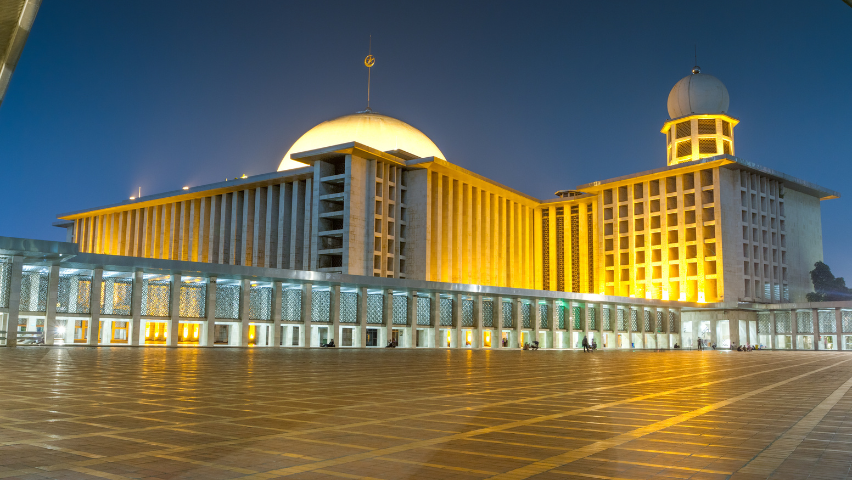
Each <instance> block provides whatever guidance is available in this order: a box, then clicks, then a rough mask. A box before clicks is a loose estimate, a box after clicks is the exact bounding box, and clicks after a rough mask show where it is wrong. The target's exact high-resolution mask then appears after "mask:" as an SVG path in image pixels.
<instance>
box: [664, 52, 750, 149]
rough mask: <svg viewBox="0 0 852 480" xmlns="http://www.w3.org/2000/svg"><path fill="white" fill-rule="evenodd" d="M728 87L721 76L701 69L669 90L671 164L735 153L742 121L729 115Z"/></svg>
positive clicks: (666, 127)
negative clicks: (738, 125)
mask: <svg viewBox="0 0 852 480" xmlns="http://www.w3.org/2000/svg"><path fill="white" fill-rule="evenodd" d="M729 103H730V99H729V98H728V89H727V88H725V84H724V83H722V82H721V81H720V80H719V79H718V78H716V77H714V76H712V75H707V74H706V73H701V68H699V67H698V66H697V65H696V66H695V68H693V69H692V75H689V76H686V77H684V78H682V79H681V80H680V81H679V82H677V83H676V84H675V86H674V87H673V88H672V91H671V92H670V93H669V101H668V108H669V118H670V119H671V120H669V121H667V122H666V123H665V125H663V129H662V133H665V134H666V155H667V157H666V160H667V161H668V164H669V166H671V165H677V164H679V163H684V162H692V161H695V160H700V159H702V158H707V157H714V156H716V155H722V154H727V155H733V154H734V127H735V126H736V125H737V123H739V120H737V119H736V118H733V117H730V116H728V115H727V112H728V105H729Z"/></svg>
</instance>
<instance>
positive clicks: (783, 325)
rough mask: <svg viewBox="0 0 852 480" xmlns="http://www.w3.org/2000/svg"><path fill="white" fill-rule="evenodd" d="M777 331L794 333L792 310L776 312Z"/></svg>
mask: <svg viewBox="0 0 852 480" xmlns="http://www.w3.org/2000/svg"><path fill="white" fill-rule="evenodd" d="M775 333H793V325H792V322H791V321H790V312H775Z"/></svg>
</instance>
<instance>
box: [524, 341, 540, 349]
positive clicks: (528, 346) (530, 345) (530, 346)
mask: <svg viewBox="0 0 852 480" xmlns="http://www.w3.org/2000/svg"><path fill="white" fill-rule="evenodd" d="M524 350H538V340H533V342H532V343H525V344H524Z"/></svg>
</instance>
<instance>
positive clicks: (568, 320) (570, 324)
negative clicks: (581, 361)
mask: <svg viewBox="0 0 852 480" xmlns="http://www.w3.org/2000/svg"><path fill="white" fill-rule="evenodd" d="M565 324H566V325H567V326H566V328H565V330H566V332H567V335H568V348H574V302H572V301H568V311H567V312H565Z"/></svg>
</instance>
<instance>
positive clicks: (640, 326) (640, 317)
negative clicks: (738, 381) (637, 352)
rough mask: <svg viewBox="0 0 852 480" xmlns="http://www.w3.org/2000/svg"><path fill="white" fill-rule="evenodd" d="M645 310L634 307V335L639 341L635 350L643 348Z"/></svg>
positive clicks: (642, 307)
mask: <svg viewBox="0 0 852 480" xmlns="http://www.w3.org/2000/svg"><path fill="white" fill-rule="evenodd" d="M645 310H646V308H645V307H644V306H640V307H636V332H634V333H636V334H637V335H638V336H639V341H638V342H636V343H638V345H636V348H645Z"/></svg>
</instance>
